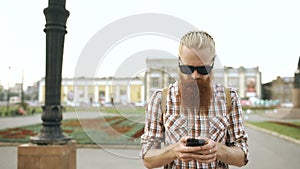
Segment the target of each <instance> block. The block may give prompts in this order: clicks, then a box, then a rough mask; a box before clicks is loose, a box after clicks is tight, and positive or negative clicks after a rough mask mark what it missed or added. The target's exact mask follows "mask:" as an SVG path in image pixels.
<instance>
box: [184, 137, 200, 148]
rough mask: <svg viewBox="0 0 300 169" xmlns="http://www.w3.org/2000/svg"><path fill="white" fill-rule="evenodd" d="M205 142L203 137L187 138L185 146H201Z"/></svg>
mask: <svg viewBox="0 0 300 169" xmlns="http://www.w3.org/2000/svg"><path fill="white" fill-rule="evenodd" d="M204 144H205V140H204V139H196V138H188V139H187V141H186V146H191V147H194V146H203V145H204Z"/></svg>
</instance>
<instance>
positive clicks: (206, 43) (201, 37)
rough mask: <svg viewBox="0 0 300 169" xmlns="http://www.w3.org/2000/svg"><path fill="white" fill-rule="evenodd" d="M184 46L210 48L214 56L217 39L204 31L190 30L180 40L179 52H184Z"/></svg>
mask: <svg viewBox="0 0 300 169" xmlns="http://www.w3.org/2000/svg"><path fill="white" fill-rule="evenodd" d="M183 46H186V47H188V48H190V49H196V50H197V49H204V48H209V51H210V54H211V56H212V57H214V56H215V55H216V49H215V41H214V39H213V38H212V37H211V36H210V35H209V34H208V33H207V32H204V31H198V30H196V31H190V32H188V33H187V34H185V35H184V36H183V37H182V38H181V41H180V45H179V54H181V52H182V48H183Z"/></svg>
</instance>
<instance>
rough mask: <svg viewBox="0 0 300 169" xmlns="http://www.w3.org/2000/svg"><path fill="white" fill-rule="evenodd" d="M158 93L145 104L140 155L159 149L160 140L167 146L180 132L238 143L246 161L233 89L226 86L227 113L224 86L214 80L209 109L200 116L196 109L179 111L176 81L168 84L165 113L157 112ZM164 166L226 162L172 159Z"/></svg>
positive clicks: (243, 133)
mask: <svg viewBox="0 0 300 169" xmlns="http://www.w3.org/2000/svg"><path fill="white" fill-rule="evenodd" d="M161 94H162V92H161V90H158V91H156V92H155V93H154V94H153V95H152V96H151V98H150V100H149V103H148V106H147V108H146V119H145V130H144V134H143V135H142V136H141V144H142V149H141V156H142V158H144V155H145V154H146V153H147V151H148V150H150V149H160V148H161V144H162V143H164V145H166V146H168V145H170V144H174V143H176V142H178V141H179V140H180V138H181V137H183V136H192V137H198V136H206V137H209V138H210V139H212V140H214V141H215V142H220V143H222V144H225V145H227V146H236V147H240V148H241V149H242V150H243V151H244V153H245V160H246V162H247V161H248V154H249V153H248V144H247V139H248V135H247V133H246V131H245V128H244V124H243V118H242V107H241V104H240V99H239V97H238V95H237V91H236V90H235V89H232V88H231V89H230V94H231V101H232V109H231V110H230V113H228V111H227V107H226V94H225V90H224V87H223V86H222V85H219V84H214V85H213V98H212V100H211V105H210V109H209V113H208V114H207V115H202V114H201V116H200V114H199V112H193V111H189V110H187V111H185V113H183V111H184V110H181V109H180V99H179V97H180V96H179V94H178V83H177V82H175V83H174V84H172V85H170V87H169V91H168V94H167V105H166V110H167V111H166V113H165V114H162V112H161V105H160V103H161ZM183 114H187V115H183ZM164 168H183V169H188V168H205V169H207V168H228V165H227V164H225V163H223V162H221V161H215V162H212V163H210V164H205V163H200V162H198V161H196V160H194V161H190V162H183V161H181V160H175V161H173V162H172V163H170V164H167V165H165V166H164Z"/></svg>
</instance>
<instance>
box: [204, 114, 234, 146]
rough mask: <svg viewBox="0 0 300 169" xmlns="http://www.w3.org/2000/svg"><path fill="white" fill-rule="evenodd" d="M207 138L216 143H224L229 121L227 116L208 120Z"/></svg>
mask: <svg viewBox="0 0 300 169" xmlns="http://www.w3.org/2000/svg"><path fill="white" fill-rule="evenodd" d="M209 125H210V126H209V137H210V138H211V139H212V140H214V141H216V142H221V143H225V140H226V134H227V129H228V126H229V119H228V117H227V116H220V115H219V116H214V117H211V118H210V119H209Z"/></svg>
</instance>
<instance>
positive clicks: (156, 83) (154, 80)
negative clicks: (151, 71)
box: [151, 77, 159, 88]
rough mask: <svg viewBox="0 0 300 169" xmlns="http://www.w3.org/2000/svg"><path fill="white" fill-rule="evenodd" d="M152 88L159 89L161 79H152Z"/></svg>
mask: <svg viewBox="0 0 300 169" xmlns="http://www.w3.org/2000/svg"><path fill="white" fill-rule="evenodd" d="M151 86H152V87H154V88H158V87H159V78H158V77H153V78H152V85H151Z"/></svg>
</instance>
